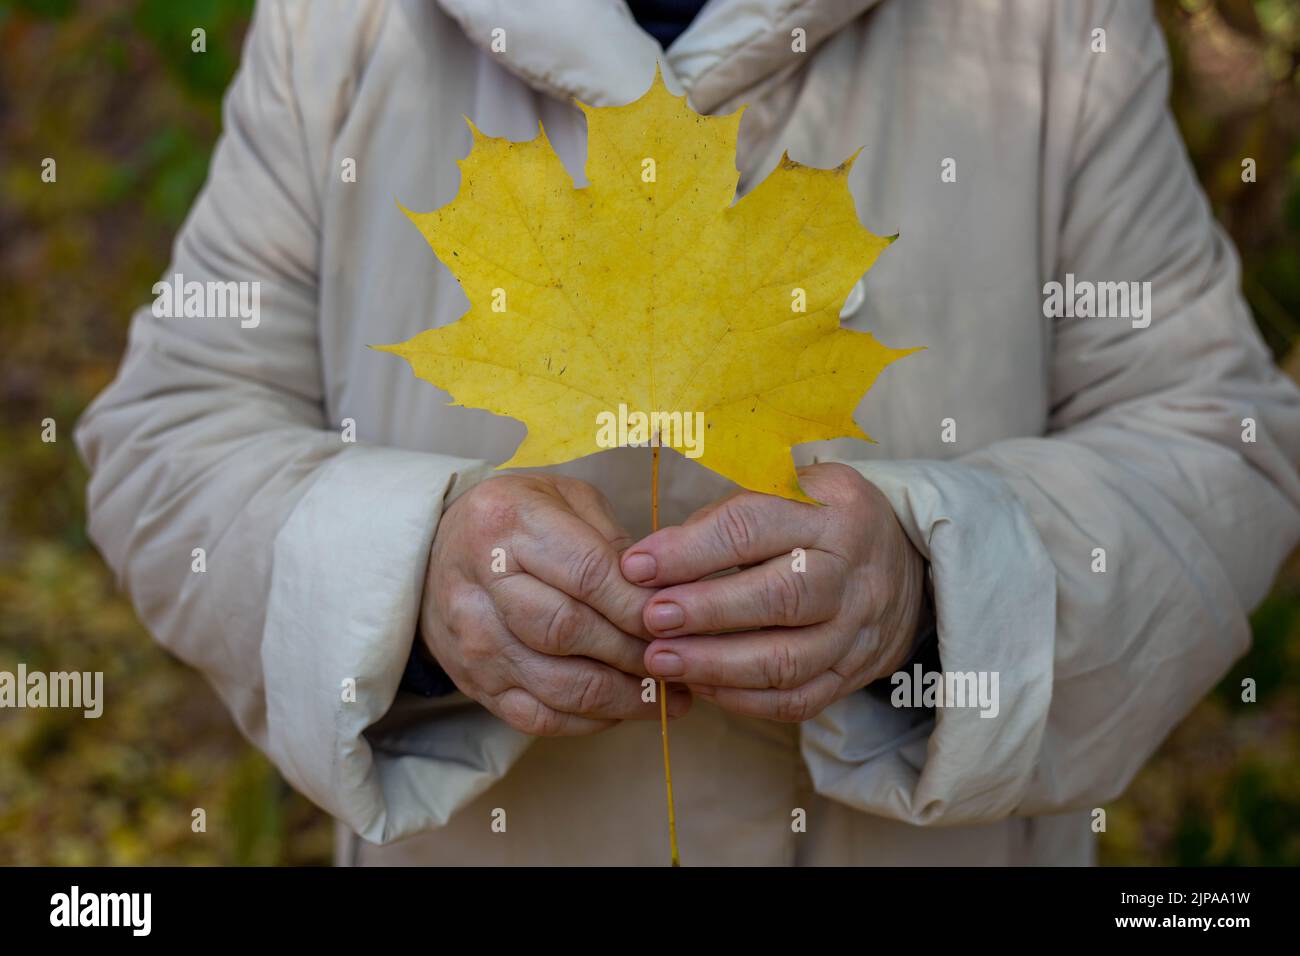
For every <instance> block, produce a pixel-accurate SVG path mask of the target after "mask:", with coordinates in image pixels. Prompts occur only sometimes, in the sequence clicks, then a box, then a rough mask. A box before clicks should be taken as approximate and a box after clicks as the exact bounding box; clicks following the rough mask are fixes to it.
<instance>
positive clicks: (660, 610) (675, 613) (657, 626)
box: [649, 601, 686, 631]
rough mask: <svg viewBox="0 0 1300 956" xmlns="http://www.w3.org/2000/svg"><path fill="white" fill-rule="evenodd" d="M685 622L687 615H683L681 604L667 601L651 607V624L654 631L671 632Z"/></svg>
mask: <svg viewBox="0 0 1300 956" xmlns="http://www.w3.org/2000/svg"><path fill="white" fill-rule="evenodd" d="M685 620H686V615H685V614H683V613H682V606H681V605H680V604H673V603H672V602H671V601H665V602H663V603H662V604H652V605H650V622H649V623H650V627H651V629H652V630H655V631H671V630H672V629H673V628H675V627H681V626H682V622H683V621H685Z"/></svg>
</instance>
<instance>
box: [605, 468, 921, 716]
mask: <svg viewBox="0 0 1300 956" xmlns="http://www.w3.org/2000/svg"><path fill="white" fill-rule="evenodd" d="M799 482H800V484H801V485H802V486H803V489H804V491H805V492H806V493H807V494H808V495H809V496H811V497H812V498H815V499H816V500H818V501H820V502H822V503H823V506H822V507H817V506H815V505H809V504H802V503H800V502H796V501H789V500H787V499H784V498H777V497H774V496H771V495H763V494H757V493H754V492H741V493H738V494H735V495H732V496H731V497H728V498H724V499H722V500H721V501H718V502H715V503H714V504H712V505H709V506H708V507H706V508H704V509H702V510H700V511H698V512H696V513H695V514H694V515H692V516H691V517H690V518H689V519H687V521H686V523H685V524H683V525H680V526H678V527H669V528H661V529H660V530H659V531H656V532H655V533H654V534H652V535H650V536H649V537H647V538H644V539H643V540H641V541H640V542H638V543H637V544H634V545H633V546H632V547H631V548H629V549H628V550H627V551H626V552H625V553H624V554H623V558H622V569H623V575H624V577H626V578H627V580H628V581H630V582H631V583H633V584H637V585H640V586H642V587H657V588H663V589H664V590H662V591H660V592H659V593H658V594H656V595H655V596H654V597H653V598H651V599H650V600H649V601H648V602H647V603H646V607H645V610H644V612H643V619H644V622H645V626H646V628H647V629H648V630H649V631H650V633H651V635H652V636H654V638H655V640H654V641H652V642H651V643H650V645H649V646H648V647H647V648H646V652H645V663H646V667H647V669H648V670H649V671H650V673H651V674H653V675H655V676H656V677H661V678H663V679H665V680H668V681H672V682H674V683H683V684H687V685H689V686H690V688H691V690H692V691H694V692H695V693H696V694H699V695H700V696H702V697H705V698H706V699H711V700H713V701H714V702H715V703H717V704H719V705H720V706H722V707H725V708H726V709H728V710H731V711H734V712H736V713H739V714H746V715H749V716H753V717H767V718H770V719H773V720H783V721H802V720H808V719H810V718H812V717H815V716H816V715H817V714H819V713H821V711H822V710H823V709H824V708H825V707H826V706H827V705H829V704H830V703H832V702H833V701H836V700H838V699H839V698H841V697H844V696H845V695H847V694H850V693H852V692H854V691H856V690H858V689H860V688H862V687H864V686H866V685H867V684H868V683H870V682H871V681H873V680H875V679H876V678H877V677H880V676H882V675H884V674H888V673H891V672H892V671H894V670H896V669H897V668H898V667H899V666H901V665H902V664H903V663H904V662H905V661H906V660H907V658H908V656H909V655H910V653H911V651H912V645H913V642H914V638H915V637H916V634H917V630H918V627H919V626H920V625H921V623H922V618H923V615H924V614H925V613H927V612H926V611H925V610H924V608H925V601H924V593H925V574H926V569H925V560H924V559H923V558H922V557H921V555H920V554H919V553H918V552H917V550H916V549H915V548H914V547H913V546H912V543H911V542H910V541H909V540H908V538H907V535H906V534H904V533H903V529H902V528H901V527H900V526H899V523H898V519H897V518H896V517H895V516H894V511H893V508H892V507H891V506H890V504H889V501H888V500H887V499H886V498H885V496H884V495H883V494H882V493H881V492H880V490H879V489H878V488H876V486H875V485H873V484H871V483H870V482H868V481H867V480H866V479H865V478H863V477H862V475H861V474H859V473H858V472H857V471H855V470H854V469H853V468H850V467H849V466H847V465H841V464H835V463H825V464H818V465H812V466H810V467H807V468H802V469H800V471H799ZM796 548H802V549H803V561H804V562H805V563H806V567H805V569H804V570H802V571H797V570H795V568H796V567H797V566H798V563H799V562H798V560H797V558H796V557H795V556H794V554H793V552H794V550H795V549H796ZM737 566H739V567H740V568H741V570H740V571H739V572H737V573H735V574H729V575H725V576H722V577H717V578H712V579H710V580H700V579H701V578H704V577H706V576H707V575H710V574H714V573H716V572H719V571H724V570H727V569H730V568H734V567H737ZM723 631H730V632H732V633H725V634H724V633H719V632H723Z"/></svg>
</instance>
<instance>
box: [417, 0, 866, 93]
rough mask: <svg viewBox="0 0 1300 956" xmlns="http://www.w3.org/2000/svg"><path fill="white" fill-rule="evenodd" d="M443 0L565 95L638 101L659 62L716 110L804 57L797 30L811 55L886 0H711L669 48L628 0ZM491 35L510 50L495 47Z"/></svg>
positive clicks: (482, 36)
mask: <svg viewBox="0 0 1300 956" xmlns="http://www.w3.org/2000/svg"><path fill="white" fill-rule="evenodd" d="M438 2H439V3H440V4H441V5H442V7H443V9H444V10H446V11H447V13H448V14H450V15H451V16H452V17H454V18H455V19H456V20H457V21H458V22H459V23H460V25H461V27H462V28H463V29H464V30H465V33H466V34H467V35H468V36H469V37H470V38H471V39H473V40H474V42H476V43H478V44H479V45H480V46H481V47H483V49H484V50H485V51H487V55H489V56H492V57H497V58H499V59H500V60H501V62H502V65H503V66H505V67H506V68H507V69H509V70H510V71H511V72H513V73H515V74H516V75H518V76H519V77H521V78H522V79H524V80H525V81H526V82H527V83H528V84H529V85H531V86H533V87H535V88H537V89H539V90H542V91H544V92H546V93H549V94H550V95H552V96H555V97H557V98H559V99H562V100H568V99H570V98H577V99H579V100H581V101H582V102H584V103H588V104H591V105H593V106H611V105H617V104H621V103H628V102H631V101H632V100H634V99H636V98H637V97H639V96H640V95H641V94H642V93H644V92H645V90H646V88H647V87H648V86H649V85H650V79H651V77H652V76H653V74H654V67H655V63H656V61H658V62H659V64H660V68H661V70H662V71H663V74H664V81H665V82H666V83H667V85H668V87H669V88H670V89H672V90H674V91H676V92H679V93H680V92H685V93H686V94H687V95H688V97H689V98H690V102H691V104H692V106H694V107H695V109H697V110H699V111H700V112H712V111H714V110H717V109H718V108H719V107H723V106H726V105H729V104H730V102H731V101H732V100H734V99H735V98H736V97H737V96H739V95H740V94H743V93H744V92H745V91H746V90H749V89H751V88H752V87H753V86H754V85H755V84H757V83H759V82H760V81H761V80H763V79H765V78H766V77H768V76H769V75H771V74H773V73H776V72H778V71H780V70H782V69H783V68H789V67H791V65H792V64H794V63H797V62H798V58H799V57H800V54H798V53H793V52H792V50H791V43H792V31H793V30H795V29H796V28H801V29H803V30H804V31H805V34H806V48H807V53H811V52H812V51H813V50H815V49H816V48H817V46H818V45H819V44H820V43H821V42H822V41H823V40H825V39H826V38H827V37H829V36H830V35H831V34H832V33H834V32H835V31H836V30H838V29H839V28H840V27H842V26H844V25H845V24H846V23H848V22H849V21H850V20H852V19H854V18H855V17H857V16H859V15H860V14H861V13H863V12H864V11H866V10H867V9H869V8H871V7H873V6H875V5H876V3H878V2H879V0H710V2H709V3H708V4H707V5H706V6H705V7H704V9H703V10H702V11H701V12H700V14H699V15H698V16H697V17H696V18H695V21H694V22H693V23H692V24H691V25H690V27H688V28H687V30H686V32H684V33H683V34H682V35H681V36H680V37H678V38H677V41H676V42H675V43H673V44H672V46H671V47H670V48H669V50H668V51H667V53H665V52H664V51H663V50H662V49H661V48H660V46H659V44H658V43H657V42H656V41H655V40H654V38H653V37H651V36H650V35H649V34H648V33H646V32H645V31H644V30H642V29H641V28H640V27H639V26H638V25H637V23H636V21H635V20H634V19H633V18H632V14H631V13H630V12H629V11H628V9H627V4H626V3H624V2H623V0H550V2H548V3H545V4H540V3H520V2H518V0H438ZM494 31H497V32H496V33H495V34H494ZM500 31H504V33H502V32H500ZM494 38H495V40H496V41H497V46H498V48H499V47H501V46H502V44H504V49H495V50H494V49H493V42H494ZM805 55H806V54H805Z"/></svg>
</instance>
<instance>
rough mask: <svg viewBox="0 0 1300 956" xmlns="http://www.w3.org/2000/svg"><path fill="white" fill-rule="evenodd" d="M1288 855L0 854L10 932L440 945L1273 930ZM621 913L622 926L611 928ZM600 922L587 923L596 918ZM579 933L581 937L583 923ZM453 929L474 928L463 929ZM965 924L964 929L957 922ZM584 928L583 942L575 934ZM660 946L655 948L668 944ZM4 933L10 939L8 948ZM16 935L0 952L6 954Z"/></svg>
mask: <svg viewBox="0 0 1300 956" xmlns="http://www.w3.org/2000/svg"><path fill="white" fill-rule="evenodd" d="M1296 874H1297V871H1296V870H1294V869H1232V870H1223V869H1213V870H1211V869H1206V870H1180V869H1038V870H1024V869H1020V870H1011V869H924V868H915V869H821V870H758V869H749V870H739V869H728V870H718V869H691V868H685V869H673V870H669V869H665V870H663V871H655V870H635V869H627V870H578V869H560V870H544V869H458V870H455V871H451V870H445V869H425V870H420V869H405V870H401V869H279V870H270V869H148V868H143V869H0V926H3V932H4V934H5V937H6V942H7V943H19V942H21V941H24V940H26V939H28V938H30V937H31V936H44V935H46V934H52V935H53V936H55V937H58V936H65V937H66V936H71V935H74V934H75V935H76V936H78V937H80V940H79V941H80V942H83V943H84V942H88V941H90V940H92V939H95V940H96V941H103V942H110V941H112V942H115V943H120V942H126V943H128V944H129V943H131V942H134V941H137V940H145V939H156V940H167V941H177V942H179V941H185V942H191V941H201V942H202V943H203V944H204V945H207V944H210V943H226V942H229V943H237V942H245V941H248V942H252V941H257V942H264V941H266V940H268V939H270V940H277V939H279V938H282V937H287V938H291V939H292V940H293V941H294V942H295V943H298V944H301V943H310V942H314V941H317V940H319V941H320V942H323V943H326V944H328V945H332V946H338V945H341V944H347V943H349V942H357V943H367V942H368V943H371V944H374V943H376V942H383V941H388V942H390V943H391V942H396V940H399V939H400V940H404V941H405V942H404V943H403V945H404V946H405V945H415V946H417V947H421V948H423V947H424V946H430V947H436V948H445V947H446V946H448V945H455V946H457V948H461V947H463V946H464V945H466V944H467V943H468V944H471V945H472V944H476V943H489V944H490V943H495V942H498V941H500V940H501V939H502V938H510V937H512V936H513V937H516V938H519V937H523V936H527V937H531V938H532V939H535V940H537V941H539V942H545V941H546V940H547V939H548V938H549V939H550V940H551V941H552V942H554V943H557V944H563V943H566V942H567V944H568V945H573V944H574V943H576V944H577V945H579V946H584V945H591V946H598V947H601V948H603V947H604V946H606V945H609V943H610V941H611V939H613V938H618V937H611V936H610V935H608V934H609V933H611V932H612V933H615V934H622V933H626V934H629V938H635V934H640V933H649V934H651V936H650V937H649V938H654V935H656V934H658V933H660V932H662V933H663V934H664V937H663V939H664V942H665V943H666V944H668V941H669V940H673V939H674V938H677V939H678V940H685V939H693V940H694V941H696V942H698V941H699V939H700V937H702V936H703V937H706V938H718V939H731V940H733V941H734V940H735V939H737V938H746V937H749V938H753V937H758V938H759V939H760V940H761V941H764V942H769V943H771V942H774V941H776V939H777V938H778V937H784V936H786V935H787V934H794V936H795V937H796V938H797V937H798V936H799V935H801V934H812V935H811V936H809V937H808V941H809V944H810V945H812V942H813V941H814V940H816V939H821V940H827V939H828V937H827V936H825V934H826V933H828V932H833V933H834V934H835V936H836V937H841V934H843V933H848V934H851V936H857V935H858V934H859V933H860V932H861V931H862V930H865V929H868V928H870V929H871V930H872V932H873V934H875V933H877V932H879V931H887V930H888V929H889V928H890V927H891V926H893V927H897V928H898V929H899V930H900V931H902V932H904V933H906V934H916V933H919V934H920V935H919V936H918V937H916V938H918V939H925V940H926V941H927V942H930V941H935V940H942V939H944V938H947V937H949V936H951V937H952V938H962V937H965V938H969V939H972V940H973V939H975V938H982V939H983V940H986V941H987V940H988V939H989V935H988V934H990V933H991V934H994V936H995V937H996V934H998V933H1005V934H1014V933H1016V932H1017V931H1018V930H1023V929H1029V928H1036V927H1040V926H1042V927H1050V929H1051V931H1052V932H1053V933H1054V937H1053V938H1055V939H1056V940H1057V941H1060V940H1061V939H1062V938H1063V939H1065V940H1070V939H1072V938H1074V937H1084V938H1087V937H1092V936H1096V935H1099V934H1105V935H1108V936H1109V935H1112V934H1113V935H1115V936H1116V937H1123V936H1126V935H1137V936H1146V937H1148V938H1150V937H1152V936H1157V937H1158V936H1164V935H1168V936H1171V937H1174V938H1179V939H1184V938H1186V937H1187V936H1190V935H1192V934H1198V935H1200V936H1202V937H1205V938H1207V939H1213V940H1216V941H1221V942H1224V943H1229V942H1230V941H1231V940H1232V939H1233V938H1234V936H1235V934H1238V933H1242V932H1247V933H1248V932H1251V931H1255V930H1265V931H1272V932H1274V933H1276V932H1277V931H1279V930H1284V929H1286V928H1287V927H1289V926H1293V925H1294V923H1295V912H1296V908H1297V903H1296V895H1297V894H1296V890H1297V883H1298V882H1300V881H1297V879H1296ZM620 927H621V929H620ZM598 930H599V931H600V932H599V935H597V931H598ZM587 931H590V932H591V933H592V935H591V936H590V937H587V936H585V933H586V932H587ZM465 933H470V934H472V936H471V939H470V940H465V941H461V942H453V941H457V940H460V939H461V936H462V935H463V934H465ZM972 933H975V936H972V935H971V934H972ZM583 939H587V940H588V942H587V943H583V942H582V941H583ZM678 944H679V943H672V944H669V945H678ZM6 948H8V947H6ZM18 951H19V950H18V949H17V948H12V949H9V952H18Z"/></svg>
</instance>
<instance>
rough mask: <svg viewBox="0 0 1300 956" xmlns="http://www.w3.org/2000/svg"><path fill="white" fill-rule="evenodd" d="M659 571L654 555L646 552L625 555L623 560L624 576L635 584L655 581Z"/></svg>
mask: <svg viewBox="0 0 1300 956" xmlns="http://www.w3.org/2000/svg"><path fill="white" fill-rule="evenodd" d="M658 570H659V568H658V565H656V564H655V559H654V555H650V554H646V553H645V552H644V551H642V552H639V553H637V554H629V555H625V556H624V558H623V576H624V577H626V578H627V579H628V580H629V581H631V582H632V583H633V584H640V583H641V582H642V581H650V580H653V579H654V576H655V572H656V571H658Z"/></svg>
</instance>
